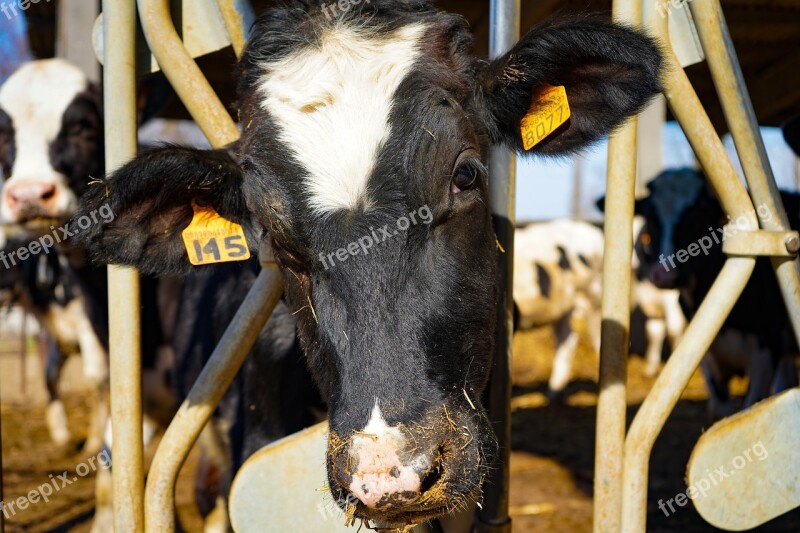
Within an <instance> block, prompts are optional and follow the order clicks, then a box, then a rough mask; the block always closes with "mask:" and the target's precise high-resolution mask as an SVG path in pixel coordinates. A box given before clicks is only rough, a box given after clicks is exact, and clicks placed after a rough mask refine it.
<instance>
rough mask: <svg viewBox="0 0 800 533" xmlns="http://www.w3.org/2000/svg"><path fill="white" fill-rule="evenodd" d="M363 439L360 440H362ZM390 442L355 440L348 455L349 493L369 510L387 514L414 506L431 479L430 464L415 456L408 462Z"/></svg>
mask: <svg viewBox="0 0 800 533" xmlns="http://www.w3.org/2000/svg"><path fill="white" fill-rule="evenodd" d="M362 439H363V440H362ZM400 444H401V443H399V442H397V441H396V440H394V439H392V438H380V437H377V438H371V437H369V436H366V437H356V438H355V439H354V440H353V447H352V448H351V452H350V459H351V463H350V464H351V465H355V468H354V469H353V472H352V474H351V475H350V476H349V477H350V483H349V487H348V488H349V490H350V493H351V494H352V495H353V496H355V497H356V498H358V499H359V500H360V501H361V503H363V504H364V505H366V506H367V507H369V508H370V509H382V510H391V509H396V508H398V507H401V508H402V507H403V506H405V505H409V504H412V503H414V502H415V501H416V500H417V499H418V498H419V497H420V495H421V494H422V491H423V487H427V486H430V483H429V482H428V481H426V480H427V479H428V478H429V477H431V476H433V472H434V470H435V468H434V466H435V465H434V464H433V461H432V460H431V459H430V457H429V456H428V455H427V454H424V453H423V454H419V453H416V454H414V455H412V456H410V457H409V458H408V459H406V460H403V457H404V456H406V455H409V453H408V452H407V451H406V450H403V449H402V448H400V446H399V445H400Z"/></svg>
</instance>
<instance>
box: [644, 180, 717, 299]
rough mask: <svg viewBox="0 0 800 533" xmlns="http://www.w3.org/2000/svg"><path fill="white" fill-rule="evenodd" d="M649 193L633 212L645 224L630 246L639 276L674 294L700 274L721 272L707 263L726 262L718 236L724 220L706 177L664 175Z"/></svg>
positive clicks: (650, 187)
mask: <svg viewBox="0 0 800 533" xmlns="http://www.w3.org/2000/svg"><path fill="white" fill-rule="evenodd" d="M647 188H648V192H649V194H648V196H646V197H644V198H642V199H640V200H637V201H636V209H635V211H636V214H637V215H641V216H642V217H643V218H644V224H643V226H642V229H641V231H640V232H639V234H638V237H637V239H636V243H635V246H634V251H635V252H636V254H637V259H638V262H639V264H640V270H641V271H642V274H643V275H644V276H645V277H647V278H649V279H650V281H652V282H653V283H654V284H655V285H656V286H657V287H659V288H662V289H674V288H683V287H687V286H688V285H689V284H690V277H691V276H690V275H691V273H692V272H695V273H696V271H697V269H698V268H705V267H711V268H717V267H718V266H721V265H716V261H708V260H705V258H706V257H708V256H712V259H714V258H724V256H723V254H722V249H721V245H720V242H721V240H720V239H721V237H720V235H719V231H721V229H720V228H722V226H724V225H725V224H726V223H727V222H728V220H727V218H726V217H725V215H724V214H723V212H722V209H721V207H720V205H719V202H718V201H717V200H716V198H714V195H713V192H712V191H711V189H710V187H709V186H708V185H707V182H706V180H705V177H704V176H703V175H702V174H701V173H700V172H698V171H696V170H694V169H688V168H687V169H676V170H667V171H665V172H662V173H661V174H659V175H658V176H657V177H656V178H654V179H653V180H652V181H651V182H650V183H648V185H647ZM712 230H713V231H712ZM715 236H716V237H715ZM693 245H696V246H697V247H698V248H697V250H699V251H697V253H695V252H696V250H695V246H693ZM690 246H691V248H690ZM701 246H702V247H701ZM701 253H702V256H703V259H704V261H702V262H701V261H698V260H697V258H698V256H699V255H701ZM722 260H724V259H722ZM700 263H702V264H703V265H704V266H702V265H700ZM712 263H714V264H713V265H712ZM699 265H700V266H699Z"/></svg>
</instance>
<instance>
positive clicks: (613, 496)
mask: <svg viewBox="0 0 800 533" xmlns="http://www.w3.org/2000/svg"><path fill="white" fill-rule="evenodd" d="M612 16H613V19H614V21H615V22H619V23H622V24H627V25H629V26H632V27H639V26H640V25H641V23H642V4H641V2H640V1H639V0H615V1H614V4H613V13H612ZM636 142H637V117H632V118H631V119H629V120H628V122H627V123H626V124H625V125H624V126H622V127H621V128H620V129H618V130H617V131H616V132H614V133H613V134H612V135H611V137H610V138H609V143H608V178H607V180H608V184H607V191H606V209H605V212H606V219H605V226H604V232H605V250H604V253H603V302H602V317H603V321H602V328H601V337H600V338H601V342H600V372H599V377H600V379H599V395H598V399H597V429H596V436H595V439H596V443H597V444H596V446H595V474H594V495H595V505H594V531H595V532H611V531H619V530H620V522H621V513H622V468H623V459H624V457H623V450H624V443H625V422H626V413H627V411H626V409H627V402H626V394H625V392H626V375H627V359H628V337H629V333H630V316H631V310H630V305H631V303H630V301H631V297H630V294H631V269H630V264H631V254H632V253H633V240H632V238H631V235H633V205H634V201H635V194H636Z"/></svg>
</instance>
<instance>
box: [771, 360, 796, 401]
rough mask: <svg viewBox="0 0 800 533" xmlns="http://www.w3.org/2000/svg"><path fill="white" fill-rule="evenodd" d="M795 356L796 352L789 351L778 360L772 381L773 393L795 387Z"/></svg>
mask: <svg viewBox="0 0 800 533" xmlns="http://www.w3.org/2000/svg"><path fill="white" fill-rule="evenodd" d="M796 356H797V354H793V353H790V354H786V355H784V356H783V357H781V360H780V361H779V362H778V371H777V372H776V373H775V379H774V380H773V382H772V393H773V394H779V393H781V392H783V391H785V390H789V389H793V388H795V387H797V385H798V382H797V365H796V364H795V361H794V360H795V357H796Z"/></svg>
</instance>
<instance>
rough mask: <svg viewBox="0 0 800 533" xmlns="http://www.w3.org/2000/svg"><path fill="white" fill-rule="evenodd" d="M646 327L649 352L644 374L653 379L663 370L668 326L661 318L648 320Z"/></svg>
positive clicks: (647, 351)
mask: <svg viewBox="0 0 800 533" xmlns="http://www.w3.org/2000/svg"><path fill="white" fill-rule="evenodd" d="M644 327H645V332H646V333H647V350H646V351H645V357H644V360H645V366H644V372H643V373H644V375H645V376H646V377H648V378H652V377H655V376H656V374H658V370H659V369H660V368H661V350H662V349H663V348H664V339H666V338H667V324H666V321H665V320H663V319H661V318H647V320H646V321H645V326H644Z"/></svg>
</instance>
